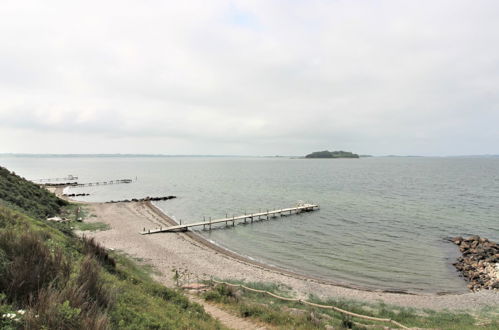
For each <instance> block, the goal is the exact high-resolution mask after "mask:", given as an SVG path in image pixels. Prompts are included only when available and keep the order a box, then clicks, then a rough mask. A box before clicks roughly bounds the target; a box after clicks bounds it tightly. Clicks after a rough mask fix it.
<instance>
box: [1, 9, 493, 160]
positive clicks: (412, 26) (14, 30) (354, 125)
mask: <svg viewBox="0 0 499 330" xmlns="http://www.w3.org/2000/svg"><path fill="white" fill-rule="evenodd" d="M0 17H1V19H0V153H138V154H150V153H153V154H185V155H188V154H206V155H208V154H216V155H304V154H307V153H309V152H312V151H317V150H325V149H328V150H348V151H353V152H356V153H360V154H371V155H388V154H398V155H427V156H432V155H469V154H499V19H498V17H499V1H497V0H490V1H488V0H473V1H471V0H469V1H464V0H420V1H414V0H412V1H405V0H393V1H384V0H374V1H373V0H343V1H341V0H338V1H334V0H329V1H319V0H285V1H284V0H283V1H272V0H262V1H260V0H251V1H244V0H243V1H221V0H220V1H219V0H210V1H206V0H199V1H190V0H182V1H156V0H136V1H131V0H119V1H114V0H107V1H102V0H100V1H94V0H85V1H63V0H40V1H35V0H23V1H19V0H14V1H12V0H2V1H0Z"/></svg>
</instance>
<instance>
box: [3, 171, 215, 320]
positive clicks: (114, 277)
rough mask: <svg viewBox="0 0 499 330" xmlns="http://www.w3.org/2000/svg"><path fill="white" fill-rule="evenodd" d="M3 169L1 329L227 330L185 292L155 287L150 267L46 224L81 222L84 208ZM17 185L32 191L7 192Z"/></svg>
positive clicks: (65, 227) (67, 227)
mask: <svg viewBox="0 0 499 330" xmlns="http://www.w3.org/2000/svg"><path fill="white" fill-rule="evenodd" d="M0 170H1V171H0V329H68V330H69V329H222V328H223V327H222V325H221V324H220V323H219V322H218V321H217V320H215V319H213V318H212V317H210V316H209V315H208V314H206V313H205V312H204V310H203V307H202V306H200V305H198V304H195V303H191V302H189V300H188V299H187V298H186V297H185V296H184V295H183V294H182V293H181V292H180V291H177V290H174V289H170V288H166V287H164V286H162V285H160V284H158V283H157V282H155V281H154V280H153V279H152V278H151V277H150V275H149V269H147V268H146V267H140V266H138V265H137V264H136V263H135V262H134V261H133V260H131V259H130V258H127V257H126V256H124V255H122V254H119V253H114V252H111V251H108V250H107V249H105V248H104V247H102V246H100V245H99V244H97V243H96V242H95V241H94V240H92V239H87V238H79V237H76V236H75V235H74V234H73V232H72V230H71V226H72V225H73V224H75V223H77V222H71V223H55V222H49V221H45V220H43V219H44V218H45V217H46V216H47V215H55V214H57V212H61V213H59V214H60V215H61V216H65V217H68V218H69V216H71V215H74V216H75V217H76V215H75V213H74V211H75V210H76V208H77V207H79V206H80V205H65V204H66V203H65V202H60V201H59V200H57V199H54V198H55V196H53V195H51V196H48V197H47V194H46V191H45V190H44V189H41V188H39V187H38V186H36V185H33V184H30V183H26V182H25V181H23V179H22V178H20V177H18V176H15V175H13V174H11V173H10V172H8V171H6V170H4V169H3V168H0ZM17 184H19V187H22V188H23V189H24V188H26V189H27V192H22V191H21V190H22V189H20V188H19V189H17V188H16V189H12V190H9V189H10V188H11V187H13V186H16V185H17ZM11 192H12V193H13V194H14V195H15V196H11V195H10V194H11ZM28 200H30V201H28ZM47 201H49V202H50V201H51V202H53V203H51V202H50V203H48V202H47ZM44 203H45V204H47V203H48V204H47V205H44ZM61 206H65V207H64V209H63V210H61ZM84 212H86V210H85V209H84V208H82V213H84ZM82 213H80V216H81V214H82ZM87 215H88V213H87V214H85V216H87ZM79 224H80V225H81V227H80V228H85V229H87V230H96V229H104V226H103V224H99V223H92V224H90V223H79ZM89 225H90V226H89ZM11 316H12V317H11Z"/></svg>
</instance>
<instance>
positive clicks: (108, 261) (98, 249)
mask: <svg viewBox="0 0 499 330" xmlns="http://www.w3.org/2000/svg"><path fill="white" fill-rule="evenodd" d="M82 242H83V253H84V254H85V255H87V256H92V257H95V259H97V260H98V261H99V262H100V263H101V264H102V265H103V266H106V267H108V268H110V269H113V270H114V269H115V268H116V261H115V260H114V258H113V257H111V256H110V255H109V253H108V252H107V250H106V248H104V247H103V246H101V245H100V244H99V243H97V242H96V241H95V239H94V238H93V237H92V238H87V237H83V239H82Z"/></svg>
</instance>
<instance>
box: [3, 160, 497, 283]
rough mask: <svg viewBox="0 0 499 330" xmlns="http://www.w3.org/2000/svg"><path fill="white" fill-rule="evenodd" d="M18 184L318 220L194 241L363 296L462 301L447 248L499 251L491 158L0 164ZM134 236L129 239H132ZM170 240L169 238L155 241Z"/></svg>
mask: <svg viewBox="0 0 499 330" xmlns="http://www.w3.org/2000/svg"><path fill="white" fill-rule="evenodd" d="M0 165H2V166H5V167H7V168H9V169H11V170H14V171H16V172H17V173H18V174H20V175H22V176H24V177H26V178H28V179H39V178H47V177H61V176H66V175H67V174H73V175H78V176H79V178H80V179H79V181H80V182H91V181H102V180H110V179H120V178H133V179H135V177H137V181H135V182H133V183H132V184H122V185H112V186H100V187H88V188H71V190H70V192H87V193H90V194H91V196H89V197H85V198H81V199H82V200H87V201H108V200H112V199H115V200H116V199H125V198H133V197H138V198H140V197H145V196H163V195H176V196H178V198H177V199H175V200H169V201H164V202H158V203H157V206H158V207H160V208H161V209H162V210H164V211H165V212H166V213H167V214H168V215H170V216H172V217H174V218H175V219H176V220H177V221H178V220H180V219H182V222H183V223H187V222H194V221H199V220H201V219H203V216H206V217H207V218H208V217H210V216H211V217H212V218H214V219H215V218H219V217H224V216H225V215H226V214H229V215H233V214H235V215H239V214H242V213H244V212H255V211H259V210H260V209H262V210H266V209H275V208H284V207H290V206H293V205H294V204H296V202H297V201H298V200H303V201H309V202H314V203H319V204H320V205H321V210H320V211H317V212H311V213H307V214H302V215H297V216H291V217H283V218H277V219H274V220H271V221H262V222H257V223H253V224H248V225H239V226H236V227H234V228H232V227H230V228H227V229H224V228H220V229H217V230H213V231H211V232H202V233H201V234H202V235H204V236H205V237H207V238H208V239H210V240H212V241H214V242H216V243H217V244H219V245H222V246H224V247H226V248H228V249H230V250H232V251H235V252H237V253H240V254H242V255H245V256H248V257H250V258H253V259H255V260H258V261H261V262H265V263H267V264H272V265H276V266H279V267H281V268H285V269H289V270H292V271H295V272H298V273H302V274H306V275H313V276H316V277H320V278H324V279H327V280H330V281H334V282H339V283H344V284H351V285H356V286H362V287H367V288H382V289H405V290H409V291H417V292H437V291H438V292H441V291H445V292H464V291H465V290H466V288H465V284H466V283H465V282H464V281H463V280H462V279H461V278H459V277H458V274H457V273H456V272H455V270H454V269H453V267H452V265H451V263H452V262H453V260H454V259H455V258H456V257H457V255H458V254H457V249H456V247H455V246H454V245H452V244H451V243H449V242H447V241H445V238H446V237H449V236H456V235H472V234H478V235H483V236H485V237H488V238H489V239H492V240H496V241H498V240H499V159H497V158H495V159H494V158H489V159H485V158H363V159H340V160H319V159H317V160H311V159H307V160H305V159H284V158H275V159H274V158H181V157H180V158H91V157H89V158H50V157H46V158H41V157H40V158H25V157H5V156H4V157H0ZM140 229H141V228H137V230H140ZM164 235H168V234H164Z"/></svg>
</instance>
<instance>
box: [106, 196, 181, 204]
mask: <svg viewBox="0 0 499 330" xmlns="http://www.w3.org/2000/svg"><path fill="white" fill-rule="evenodd" d="M173 198H177V196H164V197H149V196H148V197H144V198H132V199H123V200H119V201H109V202H106V203H129V202H156V201H166V200H169V199H173Z"/></svg>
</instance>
